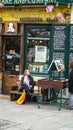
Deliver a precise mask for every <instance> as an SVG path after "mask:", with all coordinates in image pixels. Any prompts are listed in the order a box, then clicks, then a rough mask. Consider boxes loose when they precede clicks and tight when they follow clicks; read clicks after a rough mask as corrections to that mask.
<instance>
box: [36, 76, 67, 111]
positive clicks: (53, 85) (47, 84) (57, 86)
mask: <svg viewBox="0 0 73 130" xmlns="http://www.w3.org/2000/svg"><path fill="white" fill-rule="evenodd" d="M67 83H68V80H66V79H64V80H61V81H60V80H51V79H48V78H45V79H41V80H38V108H40V104H41V103H42V102H43V101H41V100H40V94H39V87H41V88H42V89H47V88H50V89H54V90H55V91H59V97H58V95H57V96H56V98H55V99H54V100H53V101H57V100H60V103H59V110H61V107H62V99H63V97H62V90H63V89H64V88H66V87H67ZM53 101H52V102H53ZM48 103H51V102H48Z"/></svg>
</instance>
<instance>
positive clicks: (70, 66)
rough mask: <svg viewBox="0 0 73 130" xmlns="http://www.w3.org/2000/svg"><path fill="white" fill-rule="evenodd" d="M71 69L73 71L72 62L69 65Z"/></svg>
mask: <svg viewBox="0 0 73 130" xmlns="http://www.w3.org/2000/svg"><path fill="white" fill-rule="evenodd" d="M69 68H70V69H73V61H71V62H70V63H69Z"/></svg>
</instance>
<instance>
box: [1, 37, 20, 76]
mask: <svg viewBox="0 0 73 130" xmlns="http://www.w3.org/2000/svg"><path fill="white" fill-rule="evenodd" d="M3 52H4V53H3V54H4V59H3V70H4V72H5V73H7V74H19V70H20V37H8V36H7V37H5V38H4V44H3Z"/></svg>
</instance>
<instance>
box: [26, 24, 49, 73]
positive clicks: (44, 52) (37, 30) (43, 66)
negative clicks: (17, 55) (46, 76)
mask: <svg viewBox="0 0 73 130" xmlns="http://www.w3.org/2000/svg"><path fill="white" fill-rule="evenodd" d="M26 30H27V34H26V35H27V36H26V37H27V38H26V43H27V45H26V46H27V47H26V50H27V52H26V55H27V58H26V59H27V60H26V63H27V64H26V67H27V68H28V69H29V70H30V72H31V73H48V63H49V47H50V30H51V26H50V25H48V26H28V27H27V28H26Z"/></svg>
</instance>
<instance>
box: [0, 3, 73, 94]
mask: <svg viewBox="0 0 73 130" xmlns="http://www.w3.org/2000/svg"><path fill="white" fill-rule="evenodd" d="M19 2H20V1H19ZM53 2H54V3H52V4H50V5H45V6H44V5H40V6H38V5H37V6H32V7H31V6H24V5H25V3H23V6H20V5H19V3H16V1H15V3H14V4H15V5H13V3H9V4H8V3H4V5H3V7H1V8H0V10H1V11H0V34H1V35H0V58H1V60H0V73H1V77H0V78H1V81H2V87H1V93H4V94H9V91H10V87H11V86H14V85H17V83H18V80H19V77H20V76H21V75H22V74H23V72H24V70H25V69H26V68H28V69H29V70H30V72H31V75H33V76H34V77H43V78H44V77H49V76H50V75H51V73H50V72H48V68H49V65H50V64H51V62H52V60H59V59H61V61H62V63H63V64H64V66H65V71H64V72H62V77H66V75H68V71H69V70H68V63H69V61H71V60H73V45H72V39H73V33H72V32H73V25H72V24H70V18H71V5H70V7H68V5H67V4H62V5H61V4H59V5H58V3H57V2H55V1H53ZM50 3H51V2H50ZM6 5H7V6H6ZM11 5H12V6H11ZM8 7H9V8H8ZM66 57H67V58H66ZM54 75H55V77H58V72H56V73H54Z"/></svg>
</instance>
